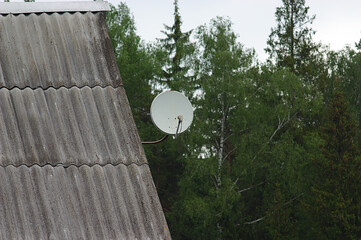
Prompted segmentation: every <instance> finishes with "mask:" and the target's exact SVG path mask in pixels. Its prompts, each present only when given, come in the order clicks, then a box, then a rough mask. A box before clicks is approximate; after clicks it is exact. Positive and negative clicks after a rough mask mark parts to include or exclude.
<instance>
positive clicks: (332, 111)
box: [310, 91, 361, 239]
mask: <svg viewBox="0 0 361 240" xmlns="http://www.w3.org/2000/svg"><path fill="white" fill-rule="evenodd" d="M347 108H348V106H347V103H346V101H345V100H344V98H343V95H342V93H341V92H340V91H335V92H334V94H333V98H332V100H331V102H330V105H329V106H328V112H327V120H326V123H325V126H324V127H323V128H322V138H323V140H324V142H323V144H322V147H321V149H322V154H323V158H317V159H315V160H314V163H315V167H316V168H318V170H319V171H318V172H319V175H318V178H317V179H315V180H316V181H315V184H314V186H313V194H314V199H313V201H312V202H311V204H310V206H311V207H310V210H311V215H312V216H313V217H314V219H315V226H316V227H315V228H316V233H317V234H319V235H318V236H319V239H357V238H358V237H359V236H360V235H361V219H360V215H361V189H360V186H361V159H360V156H359V152H358V150H357V145H356V143H355V132H356V125H355V123H354V120H353V119H352V116H351V115H350V113H349V112H348V109H347Z"/></svg>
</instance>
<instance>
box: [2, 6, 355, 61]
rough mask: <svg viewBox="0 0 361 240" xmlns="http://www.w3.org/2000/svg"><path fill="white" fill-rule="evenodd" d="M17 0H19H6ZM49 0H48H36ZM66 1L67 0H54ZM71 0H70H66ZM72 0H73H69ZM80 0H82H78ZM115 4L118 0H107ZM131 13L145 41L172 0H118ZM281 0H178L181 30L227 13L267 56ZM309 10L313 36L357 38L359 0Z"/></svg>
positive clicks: (338, 41) (336, 44) (168, 14)
mask: <svg viewBox="0 0 361 240" xmlns="http://www.w3.org/2000/svg"><path fill="white" fill-rule="evenodd" d="M0 1H3V0H0ZM10 1H11V2H19V1H22V0H10ZM36 1H42V2H43V1H48V2H49V1H51V0H36ZM56 1H69V0H56ZM70 1H71V0H70ZM73 1H74V0H73ZM82 1H84V0H82ZM108 2H109V3H111V4H113V5H115V6H117V5H118V4H119V3H120V2H121V1H120V0H108ZM122 2H125V3H126V4H127V5H128V7H129V8H130V11H131V12H132V14H133V15H134V19H135V23H136V27H137V33H138V35H140V36H141V38H142V39H143V40H145V41H146V42H151V41H155V40H156V38H163V37H164V35H163V34H162V33H161V31H162V30H164V26H163V24H166V25H169V26H171V25H172V24H173V11H174V6H173V0H122ZM281 5H282V0H222V1H221V0H179V11H180V14H181V18H182V21H183V25H182V30H183V31H188V30H191V29H195V28H197V27H198V26H200V25H203V24H208V23H209V22H210V20H211V19H212V18H214V17H216V16H222V17H229V18H230V20H231V21H232V22H233V24H234V25H233V30H234V31H235V32H236V33H237V34H238V36H239V38H238V40H239V42H240V43H242V44H243V45H244V46H245V47H246V48H254V49H255V50H256V53H257V55H258V58H259V59H260V60H261V61H264V60H265V59H266V58H267V55H266V53H265V52H264V48H265V47H266V42H267V38H268V36H269V34H270V32H271V27H275V26H276V22H275V15H274V13H275V10H276V7H278V6H281ZM306 6H309V7H310V11H309V14H310V15H316V19H315V21H314V23H313V24H312V28H313V29H314V30H316V34H315V36H314V40H315V41H316V42H322V43H323V44H324V45H328V46H330V48H331V49H332V50H340V49H342V48H343V47H345V46H346V45H350V46H352V47H353V46H354V43H355V42H358V41H359V40H360V39H361V12H360V9H361V1H360V0H306Z"/></svg>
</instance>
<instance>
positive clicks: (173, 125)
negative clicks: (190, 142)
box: [150, 91, 193, 135]
mask: <svg viewBox="0 0 361 240" xmlns="http://www.w3.org/2000/svg"><path fill="white" fill-rule="evenodd" d="M150 115H151V117H152V121H153V123H154V125H156V126H157V128H158V129H159V130H161V131H162V132H164V133H166V134H172V135H178V134H180V133H182V132H184V131H185V130H187V129H188V128H189V126H190V125H191V124H192V121H193V107H192V104H191V103H190V102H189V100H188V98H186V97H185V96H184V95H183V94H181V93H180V92H177V91H165V92H163V93H161V94H159V95H158V96H157V97H156V98H154V100H153V102H152V105H151V106H150Z"/></svg>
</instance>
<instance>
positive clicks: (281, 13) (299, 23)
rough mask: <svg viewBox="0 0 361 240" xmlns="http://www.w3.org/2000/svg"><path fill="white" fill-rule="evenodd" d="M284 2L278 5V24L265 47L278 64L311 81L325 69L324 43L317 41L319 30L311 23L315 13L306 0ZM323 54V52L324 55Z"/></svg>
mask: <svg viewBox="0 0 361 240" xmlns="http://www.w3.org/2000/svg"><path fill="white" fill-rule="evenodd" d="M282 2H283V6H281V7H277V9H276V13H275V15H276V22H277V27H276V28H271V34H270V35H269V38H268V40H267V45H268V47H267V48H266V49H265V50H266V52H267V53H268V54H269V58H270V59H271V60H274V61H275V62H276V65H277V66H280V67H287V68H289V69H290V70H291V71H292V72H294V73H296V74H297V75H299V76H302V77H303V78H304V80H308V81H311V80H313V79H312V78H313V77H314V76H318V75H319V74H320V72H321V73H322V71H321V70H322V69H323V68H322V66H320V64H321V60H322V59H319V58H320V57H319V56H320V55H321V54H319V53H318V51H319V48H320V46H319V45H318V44H315V43H314V42H313V39H312V37H313V35H314V34H315V31H314V30H312V28H310V27H309V25H311V24H312V22H313V20H314V19H315V16H309V15H308V10H309V7H306V6H305V0H282ZM321 56H322V55H321Z"/></svg>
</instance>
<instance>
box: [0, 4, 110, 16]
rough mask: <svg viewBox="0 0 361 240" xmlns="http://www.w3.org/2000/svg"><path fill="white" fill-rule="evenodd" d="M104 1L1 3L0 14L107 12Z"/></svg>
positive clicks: (107, 6)
mask: <svg viewBox="0 0 361 240" xmlns="http://www.w3.org/2000/svg"><path fill="white" fill-rule="evenodd" d="M109 10H110V7H109V4H108V2H106V1H83V2H79V1H78V2H66V3H64V2H37V3H35V2H1V3H0V14H19V13H42V12H49V13H53V12H100V11H109Z"/></svg>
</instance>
